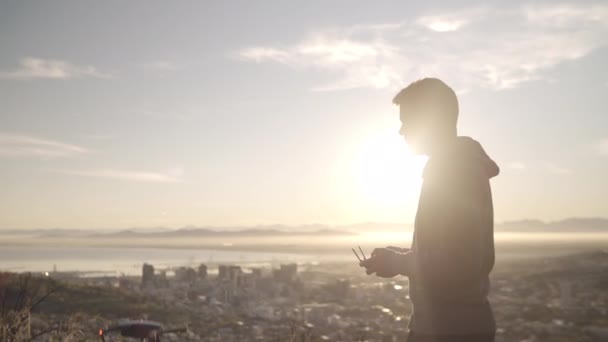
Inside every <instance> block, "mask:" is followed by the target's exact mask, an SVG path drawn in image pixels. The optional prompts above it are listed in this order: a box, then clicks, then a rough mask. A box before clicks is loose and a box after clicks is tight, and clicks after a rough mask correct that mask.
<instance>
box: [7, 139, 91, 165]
mask: <svg viewBox="0 0 608 342" xmlns="http://www.w3.org/2000/svg"><path fill="white" fill-rule="evenodd" d="M86 152H88V150H87V149H86V148H84V147H81V146H77V145H72V144H68V143H64V142H60V141H55V140H48V139H43V138H39V137H34V136H30V135H23V134H13V133H0V157H38V158H42V159H51V158H61V157H71V156H75V155H79V154H83V153H86Z"/></svg>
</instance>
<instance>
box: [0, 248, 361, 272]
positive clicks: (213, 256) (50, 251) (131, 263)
mask: <svg viewBox="0 0 608 342" xmlns="http://www.w3.org/2000/svg"><path fill="white" fill-rule="evenodd" d="M352 258H353V256H352V255H349V254H348V253H344V254H339V255H338V254H337V255H323V256H318V255H312V254H290V253H278V252H276V253H275V252H247V251H226V250H209V249H163V248H129V247H116V248H114V247H86V248H85V247H39V246H18V247H15V246H0V270H1V271H9V272H51V271H53V270H57V271H60V272H67V271H75V272H83V273H86V274H89V275H91V274H116V275H120V274H124V275H139V274H141V267H142V264H143V263H144V262H146V263H150V264H152V265H154V266H155V267H156V268H157V269H167V270H171V269H172V268H175V267H178V266H197V265H199V264H200V263H207V264H229V263H232V264H238V265H242V266H250V267H254V266H275V265H279V264H284V263H292V262H295V263H307V262H323V261H339V260H345V261H346V260H348V261H352V260H351V259H352Z"/></svg>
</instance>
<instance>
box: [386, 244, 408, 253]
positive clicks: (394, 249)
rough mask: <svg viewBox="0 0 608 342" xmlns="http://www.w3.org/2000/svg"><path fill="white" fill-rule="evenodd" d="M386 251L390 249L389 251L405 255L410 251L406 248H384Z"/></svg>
mask: <svg viewBox="0 0 608 342" xmlns="http://www.w3.org/2000/svg"><path fill="white" fill-rule="evenodd" d="M386 249H391V250H393V251H395V252H399V253H407V252H409V251H410V249H409V248H407V247H395V246H386Z"/></svg>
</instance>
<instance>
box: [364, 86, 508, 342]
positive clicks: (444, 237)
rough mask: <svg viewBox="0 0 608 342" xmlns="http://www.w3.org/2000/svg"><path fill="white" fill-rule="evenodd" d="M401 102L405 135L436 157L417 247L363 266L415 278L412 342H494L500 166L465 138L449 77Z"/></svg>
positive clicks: (427, 173)
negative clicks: (495, 201) (491, 293)
mask: <svg viewBox="0 0 608 342" xmlns="http://www.w3.org/2000/svg"><path fill="white" fill-rule="evenodd" d="M393 102H394V103H395V104H397V105H399V107H400V108H399V109H400V117H401V122H402V126H401V129H400V131H399V133H400V134H401V135H403V136H404V138H405V140H406V141H407V143H408V145H409V146H410V148H411V149H412V150H413V151H414V152H415V153H417V154H423V155H427V156H428V157H429V160H428V162H427V164H426V166H425V168H424V174H423V178H424V182H423V185H422V189H421V193H420V199H419V202H418V211H417V213H416V221H415V224H414V236H413V241H412V246H411V249H402V248H397V247H386V248H377V249H375V250H374V251H373V252H372V257H371V258H370V259H368V260H365V261H363V262H361V266H364V267H365V268H366V272H367V274H373V273H375V274H376V275H377V276H379V277H384V278H391V277H394V276H397V275H404V276H407V277H409V284H410V289H409V290H410V299H411V300H412V304H413V307H414V311H413V314H412V317H411V319H410V325H409V329H410V334H409V337H408V342H426V341H432V342H444V341H445V342H448V341H449V342H453V341H463V342H464V341H466V342H489V341H494V334H495V330H496V324H495V321H494V315H493V314H492V309H491V307H490V304H489V302H488V299H487V295H488V290H489V274H490V271H491V270H492V267H493V266H494V214H493V208H492V193H491V190H490V182H489V179H490V178H492V177H494V176H496V175H498V172H499V169H498V166H497V165H496V163H495V162H494V161H492V160H491V159H490V158H489V157H488V155H487V154H486V153H485V151H484V150H483V148H482V147H481V145H480V144H479V143H478V142H477V141H475V140H473V139H471V138H469V137H461V136H458V135H457V133H456V122H457V119H458V99H457V98H456V94H455V93H454V91H453V90H452V89H451V88H450V87H448V86H447V85H446V84H445V83H443V82H442V81H441V80H438V79H435V78H425V79H422V80H419V81H416V82H414V83H412V84H410V85H409V86H408V87H406V88H405V89H403V90H401V91H400V92H399V93H398V94H397V95H396V96H395V98H394V99H393Z"/></svg>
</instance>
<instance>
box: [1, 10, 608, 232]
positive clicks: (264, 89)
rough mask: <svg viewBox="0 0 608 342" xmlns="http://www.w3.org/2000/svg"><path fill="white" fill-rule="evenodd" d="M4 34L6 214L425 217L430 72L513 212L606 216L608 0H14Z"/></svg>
mask: <svg viewBox="0 0 608 342" xmlns="http://www.w3.org/2000/svg"><path fill="white" fill-rule="evenodd" d="M0 46H1V47H2V48H1V49H0V104H1V106H0V189H1V191H0V228H5V229H9V228H23V229H25V228H52V227H62V228H127V227H142V226H147V227H149V226H167V227H181V226H184V225H217V226H230V225H257V224H272V223H283V224H294V225H295V224H308V223H314V222H319V223H326V224H346V223H355V222H363V221H380V222H412V221H413V217H414V213H415V209H416V200H417V196H418V192H419V186H420V172H421V168H422V166H423V164H424V160H423V159H420V158H416V157H413V156H412V155H410V154H409V153H408V151H407V147H406V145H405V143H404V142H403V141H402V140H401V139H400V137H399V136H398V135H397V131H398V129H399V120H398V108H397V107H395V106H393V105H392V104H391V99H392V97H393V95H394V94H395V93H396V92H397V91H399V90H400V89H401V88H402V87H404V86H406V85H407V84H409V83H410V82H411V81H414V80H416V79H418V78H420V77H423V76H435V77H440V78H442V79H444V80H445V81H446V82H447V83H448V84H450V85H452V86H453V87H454V88H455V89H456V91H457V93H458V94H459V96H460V102H461V116H460V126H459V127H460V128H459V130H460V133H461V134H463V135H470V136H472V137H474V138H476V139H478V140H479V141H480V142H481V143H482V144H483V145H484V147H485V149H486V150H487V151H488V153H489V154H490V155H491V156H492V157H493V158H494V159H495V160H496V161H497V162H498V163H499V165H500V166H501V167H502V174H501V175H500V176H499V177H497V178H495V179H494V180H493V181H492V185H493V191H494V199H495V212H496V219H497V220H498V221H503V220H515V219H523V218H539V219H543V220H556V219H561V218H565V217H570V216H608V204H606V194H608V178H606V176H605V175H606V174H608V115H606V113H607V109H608V67H607V64H606V61H607V60H608V3H607V2H605V1H595V2H594V1H570V2H556V1H544V2H543V1H530V2H520V1H508V2H498V1H490V2H489V1H477V2H475V1H466V0H465V1H459V2H458V3H457V2H456V1H444V2H436V1H424V2H414V1H365V2H364V1H360V2H353V1H326V0H317V1H306V2H297V3H296V2H292V1H249V0H240V1H191V2H186V1H135V0H133V1H96V2H93V1H52V2H51V1H10V2H9V1H3V2H1V3H0Z"/></svg>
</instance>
